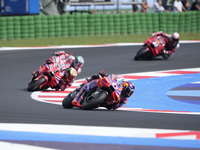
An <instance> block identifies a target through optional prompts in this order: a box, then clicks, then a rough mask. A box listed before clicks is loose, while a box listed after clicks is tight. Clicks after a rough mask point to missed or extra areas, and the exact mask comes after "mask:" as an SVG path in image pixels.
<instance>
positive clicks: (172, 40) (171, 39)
mask: <svg viewBox="0 0 200 150" xmlns="http://www.w3.org/2000/svg"><path fill="white" fill-rule="evenodd" d="M151 36H152V37H156V36H162V37H163V38H164V40H165V42H166V46H165V48H164V49H163V51H162V56H163V58H165V59H168V58H169V57H170V56H171V55H172V54H173V53H174V52H175V51H176V49H177V48H179V47H180V44H179V39H180V35H179V33H177V32H175V33H173V34H172V35H170V34H165V33H163V32H162V31H159V32H156V33H152V34H151Z"/></svg>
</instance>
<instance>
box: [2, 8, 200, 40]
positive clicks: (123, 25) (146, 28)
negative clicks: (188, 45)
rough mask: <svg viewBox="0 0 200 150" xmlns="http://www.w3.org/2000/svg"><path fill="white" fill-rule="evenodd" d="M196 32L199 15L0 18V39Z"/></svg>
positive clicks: (87, 15) (197, 13)
mask: <svg viewBox="0 0 200 150" xmlns="http://www.w3.org/2000/svg"><path fill="white" fill-rule="evenodd" d="M160 30H162V31H163V32H167V33H171V32H180V33H193V32H194V33H196V32H200V12H197V11H190V12H183V13H123V14H72V15H60V16H13V17H11V16H9V17H0V40H11V39H35V38H56V37H83V36H107V35H123V34H150V33H152V32H156V31H160Z"/></svg>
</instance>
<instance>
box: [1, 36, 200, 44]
mask: <svg viewBox="0 0 200 150" xmlns="http://www.w3.org/2000/svg"><path fill="white" fill-rule="evenodd" d="M180 37H181V39H180V40H200V33H184V34H180ZM147 38H149V35H148V34H144V35H115V36H91V37H69V38H48V39H23V40H1V41H0V47H31V46H55V45H91V44H109V43H133V42H144V41H145V40H146V39H147Z"/></svg>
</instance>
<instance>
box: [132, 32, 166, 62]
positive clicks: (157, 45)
mask: <svg viewBox="0 0 200 150" xmlns="http://www.w3.org/2000/svg"><path fill="white" fill-rule="evenodd" d="M165 45H166V42H165V40H164V38H163V37H162V36H156V37H151V38H149V39H147V40H146V41H145V42H144V45H143V47H142V48H141V49H140V50H139V51H138V52H137V54H136V56H135V57H134V60H139V59H152V58H154V57H157V56H163V55H162V51H163V50H164V48H165ZM163 58H164V59H166V57H163Z"/></svg>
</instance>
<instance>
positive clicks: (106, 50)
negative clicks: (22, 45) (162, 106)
mask: <svg viewBox="0 0 200 150" xmlns="http://www.w3.org/2000/svg"><path fill="white" fill-rule="evenodd" d="M140 47H141V46H118V47H117V46H106V47H89V48H71V49H67V50H66V49H59V50H65V51H66V52H68V53H70V52H73V54H74V55H81V56H83V57H84V59H85V64H84V66H83V68H82V72H81V74H80V75H79V76H78V77H77V79H82V78H85V77H89V76H91V75H93V74H95V73H98V72H99V71H100V70H102V69H103V70H105V71H106V72H107V73H108V74H111V73H114V74H124V73H137V72H147V71H160V70H172V69H185V68H198V67H199V66H200V44H199V43H192V44H181V47H180V49H178V50H177V51H176V53H175V54H174V55H173V56H172V57H171V58H170V59H169V60H162V59H156V60H152V61H134V60H133V57H134V56H135V54H136V52H137V51H138V49H139V48H140ZM57 50H58V49H45V50H43V49H37V50H30V49H27V50H19V51H12V50H11V51H0V64H1V65H0V70H1V74H0V79H1V90H0V123H25V124H56V125H84V126H104V127H129V128H156V129H178V130H196V131H200V115H185V114H168V113H150V112H148V113H147V112H129V111H106V110H93V111H82V110H77V109H70V110H67V109H63V108H62V106H59V105H52V104H47V103H41V102H38V101H34V100H32V99H31V96H30V95H31V92H27V90H26V88H27V84H28V82H29V80H30V78H31V72H33V71H35V70H37V69H38V67H39V66H40V65H42V64H43V63H44V61H45V60H46V59H47V58H49V57H50V56H51V55H52V54H53V53H54V52H55V51H57ZM160 84H161V85H162V83H160ZM136 89H137V87H136ZM140 148H142V147H140ZM155 149H156V148H155Z"/></svg>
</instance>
